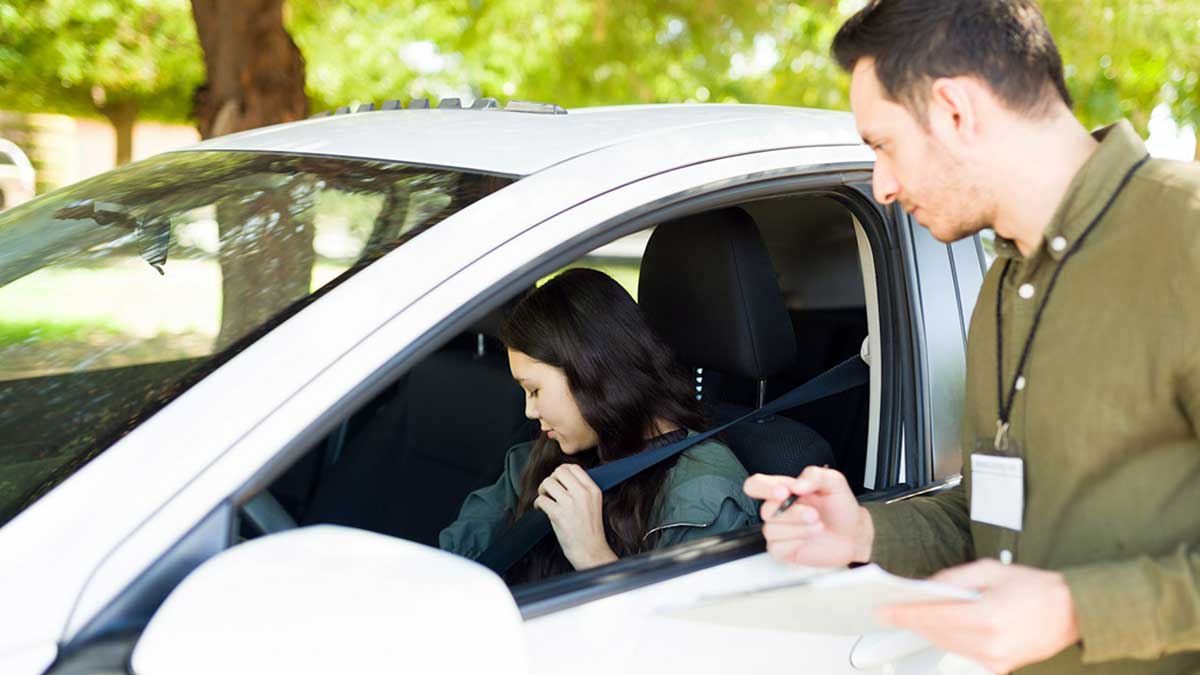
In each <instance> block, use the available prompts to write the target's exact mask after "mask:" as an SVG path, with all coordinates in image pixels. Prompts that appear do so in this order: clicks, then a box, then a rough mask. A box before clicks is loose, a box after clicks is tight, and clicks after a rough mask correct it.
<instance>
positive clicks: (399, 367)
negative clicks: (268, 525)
mask: <svg viewBox="0 0 1200 675" xmlns="http://www.w3.org/2000/svg"><path fill="white" fill-rule="evenodd" d="M870 159H871V157H870V154H869V152H867V151H866V150H865V149H864V148H861V147H859V146H838V147H836V148H830V147H825V148H799V149H786V150H775V151H769V152H763V153H754V154H751V155H743V156H737V157H732V158H724V159H719V160H712V161H709V162H704V163H701V164H698V165H693V166H690V167H683V168H680V169H677V170H675V171H671V172H666V173H664V174H658V175H656V176H653V177H650V178H646V179H643V180H640V181H636V182H634V183H632V184H630V185H627V186H625V187H623V188H620V190H619V191H625V190H633V191H634V194H637V193H638V191H641V192H642V193H645V192H647V191H648V192H650V193H653V192H654V190H658V192H659V194H658V195H657V197H656V198H653V199H650V198H647V199H645V200H643V201H640V202H638V203H635V204H632V205H631V208H626V209H623V210H622V211H621V212H620V213H621V218H623V219H624V220H625V221H626V222H628V221H629V219H630V216H629V215H628V214H629V212H630V211H631V210H634V209H640V210H642V211H644V212H645V213H650V212H651V211H654V212H656V213H663V212H664V211H663V209H666V208H667V207H670V206H672V205H675V206H678V205H680V204H682V203H685V202H686V203H687V204H688V205H689V206H688V208H691V209H693V210H694V209H695V208H696V205H697V204H699V203H700V199H701V198H707V199H711V200H712V204H711V206H715V205H716V203H717V201H719V199H718V198H717V196H716V195H720V199H722V200H725V201H726V202H736V201H745V200H746V199H747V198H748V196H749V195H750V193H751V191H752V189H753V190H758V191H759V194H763V195H767V194H768V193H771V191H772V190H774V191H775V192H774V194H779V191H778V188H779V186H781V185H783V184H784V183H786V182H790V183H789V185H791V186H792V187H795V186H798V185H801V184H807V185H809V186H812V187H816V186H818V185H821V184H824V186H825V187H829V186H830V185H831V184H832V183H833V182H834V181H835V180H836V182H837V184H839V185H841V186H845V185H846V184H848V183H850V182H853V180H858V181H862V180H863V179H869V174H868V173H867V172H868V171H869V167H870ZM848 174H853V179H851V178H848V177H847V176H848ZM664 177H665V178H666V179H672V180H674V181H675V182H676V183H677V184H676V185H675V187H676V188H680V189H669V190H664V187H665V186H664V185H662V184H659V185H658V186H657V187H655V185H654V184H653V183H654V181H655V179H659V182H660V183H661V180H662V179H664ZM831 177H833V178H832V179H831ZM700 178H704V180H700ZM526 180H530V179H526ZM805 181H807V183H805ZM668 183H670V180H668ZM613 192H617V191H613ZM607 194H612V193H606V195H607ZM833 194H837V195H840V196H841V197H842V198H846V196H847V193H846V192H845V191H842V192H838V193H833ZM597 199H598V198H594V199H592V200H589V201H588V202H584V203H583V204H580V205H577V206H575V207H572V209H569V210H574V209H578V208H580V207H582V206H585V205H589V204H590V205H591V206H593V207H594V206H596V200H597ZM711 206H710V207H711ZM577 213H578V212H577ZM568 222H569V221H568V220H567V219H558V220H555V218H550V219H547V220H545V221H543V222H541V223H539V224H538V225H536V226H533V227H530V228H528V229H526V230H525V231H524V232H522V233H521V234H520V235H518V236H516V237H514V238H512V239H510V240H509V241H507V242H505V243H504V244H502V245H500V246H498V247H496V248H495V249H493V250H492V251H491V252H489V253H487V254H486V255H483V256H481V257H480V258H479V259H478V260H476V261H475V262H473V263H471V264H470V265H468V266H467V267H465V268H463V269H462V270H460V271H459V272H457V273H456V274H454V275H452V276H451V277H449V278H447V279H446V280H445V281H444V282H442V283H440V284H438V285H436V286H435V287H434V288H432V289H431V290H430V291H429V292H428V293H426V294H424V295H423V296H422V297H420V298H418V299H417V300H416V301H415V302H413V303H412V304H411V305H409V306H408V307H406V308H405V309H404V310H402V311H400V312H399V313H397V314H396V315H395V316H394V317H393V318H392V319H390V320H389V321H387V322H386V323H385V324H384V325H382V326H380V327H379V328H378V329H377V330H375V331H373V332H372V333H371V334H370V335H369V336H367V337H366V338H364V339H363V340H362V341H361V342H360V343H359V344H358V346H357V348H356V349H354V350H352V351H350V352H347V353H346V354H345V355H343V357H341V358H339V359H338V360H337V361H335V362H334V363H333V364H332V365H331V366H330V367H328V368H326V369H325V370H324V371H323V372H322V373H321V374H320V375H319V376H317V377H316V378H314V379H313V380H311V381H310V382H308V383H307V384H306V385H305V386H303V387H302V388H300V389H299V390H297V391H296V392H295V393H294V394H293V395H291V396H290V397H289V398H288V400H287V401H286V402H284V403H283V404H282V405H280V406H279V407H278V408H276V409H275V410H274V411H273V412H272V413H271V414H270V415H268V416H267V417H266V418H265V419H263V420H262V421H261V422H260V423H259V424H257V425H256V426H255V427H254V428H253V429H252V430H250V431H249V432H248V433H247V434H245V435H244V436H243V437H242V438H241V439H239V441H238V442H237V443H235V444H234V445H233V446H231V447H230V448H229V450H228V451H227V452H225V453H223V454H222V455H221V457H219V458H218V459H217V460H216V461H214V462H212V464H211V465H210V466H208V467H207V468H206V469H205V470H204V471H203V472H202V473H201V474H200V475H198V476H196V478H195V479H194V480H193V481H191V483H189V484H188V486H187V487H186V488H185V489H184V490H181V491H180V493H179V494H178V495H176V497H175V498H174V499H172V501H171V502H170V503H169V504H167V505H165V506H164V507H163V508H162V509H160V511H159V512H158V513H156V514H155V515H154V517H152V518H151V519H150V520H149V521H148V522H147V523H145V524H144V525H143V526H142V527H140V528H139V529H138V531H136V532H134V533H133V534H131V535H130V537H128V538H127V539H126V540H125V542H123V543H122V545H121V546H119V547H118V548H117V550H115V551H114V552H113V554H112V555H110V556H109V557H108V558H107V559H106V564H109V565H125V564H134V565H137V563H138V562H139V561H142V563H143V564H141V565H140V566H136V570H137V572H136V575H135V576H138V577H143V576H147V577H150V578H148V579H147V580H146V581H147V584H148V588H143V589H141V590H142V591H143V592H149V593H150V595H152V596H156V595H161V596H163V597H165V593H166V592H167V591H169V587H168V588H162V587H161V586H163V585H164V584H163V583H161V582H163V581H168V582H169V580H170V579H172V578H181V577H179V574H180V573H181V572H182V573H186V571H189V568H192V569H194V567H195V566H197V565H198V564H199V563H200V562H202V560H203V559H204V557H205V556H206V555H210V554H211V553H212V551H211V550H208V549H206V548H205V546H203V545H201V546H196V542H197V541H207V542H216V541H218V539H219V538H220V537H224V538H225V539H226V541H225V542H224V543H223V545H227V543H228V541H227V540H228V537H229V531H228V530H229V528H228V522H229V521H230V520H231V519H232V513H233V511H234V510H235V509H236V508H238V507H240V506H241V505H243V504H244V503H246V502H247V501H248V500H249V499H250V498H252V496H253V495H254V494H255V493H257V492H258V491H259V490H261V489H263V488H264V487H265V486H266V485H268V484H269V483H270V481H271V480H272V479H273V478H274V477H275V476H278V475H279V474H280V473H282V471H283V469H284V468H286V466H287V465H288V464H290V463H291V461H293V460H294V459H296V458H297V457H298V456H299V455H300V454H302V453H303V452H304V451H305V450H307V449H308V447H309V446H310V445H311V444H312V442H313V439H317V438H321V437H322V436H324V435H325V434H327V433H328V432H330V431H331V430H332V429H333V428H334V427H335V426H336V425H337V424H338V423H339V421H340V419H341V418H342V417H343V416H345V415H347V414H349V413H350V412H351V411H352V410H354V409H356V408H357V407H358V406H360V405H361V404H362V403H365V402H366V401H367V400H369V399H370V398H371V397H372V396H374V395H375V394H376V393H378V392H379V391H381V390H382V389H383V388H384V387H386V386H387V384H389V383H390V382H391V381H392V380H394V379H395V377H398V376H399V374H400V373H401V372H403V371H404V370H405V369H407V368H408V367H410V366H411V365H412V364H414V363H416V362H417V361H419V360H420V359H421V358H423V357H424V356H425V355H427V354H428V353H430V352H431V351H432V350H433V349H434V348H436V346H437V345H438V344H440V342H441V341H443V340H444V339H446V338H448V337H449V336H452V335H454V334H456V333H457V332H460V331H461V330H463V329H465V327H466V326H467V325H468V324H470V323H471V322H472V321H474V320H475V319H476V318H478V317H479V316H481V315H483V314H484V313H486V312H487V311H489V310H490V309H491V308H492V307H494V306H496V305H498V304H499V303H500V302H501V301H502V300H504V299H506V296H507V295H508V294H510V291H511V289H513V288H516V287H518V286H520V285H521V284H529V283H532V281H533V280H534V279H536V278H537V277H538V274H539V273H541V272H542V271H545V270H546V269H553V268H554V267H555V265H558V264H560V263H563V264H565V262H568V261H570V260H571V259H574V258H577V257H579V255H581V254H582V253H584V252H586V251H587V250H590V249H591V248H594V247H596V246H598V245H600V244H602V243H606V242H607V241H611V240H613V239H615V238H617V237H619V236H621V235H623V234H625V233H627V231H632V230H633V229H637V228H636V227H632V226H629V225H626V226H625V227H624V228H619V227H615V226H614V225H612V224H611V223H610V222H609V221H607V220H606V221H603V222H600V223H593V224H592V226H591V227H587V228H584V229H579V228H577V227H576V228H572V227H566V228H563V224H565V223H568ZM884 222H886V221H884ZM556 223H557V225H558V227H557V229H556ZM884 229H885V230H887V229H889V228H887V227H885V228H884ZM537 241H541V242H542V243H543V245H544V246H543V249H542V250H538V249H536V247H535V249H534V252H533V253H530V251H529V250H527V247H528V246H529V245H530V244H531V243H533V242H537ZM878 246H879V250H878V252H877V253H876V255H877V256H880V258H881V260H886V256H885V255H884V254H885V253H886V251H887V250H889V249H891V248H892V247H893V246H894V244H891V243H883V242H881V243H879V245H878ZM523 249H524V250H523ZM506 259H512V260H524V263H523V264H520V265H516V266H515V267H509V266H506V264H504V263H501V264H500V266H499V267H497V264H498V262H499V261H504V260H506ZM877 273H878V272H877ZM448 298H449V300H448ZM899 304H901V305H902V307H901V308H899V309H900V310H901V312H903V311H904V310H903V307H906V306H907V303H899ZM448 307H450V308H451V309H449V311H447V308H448ZM396 345H403V347H402V348H400V349H399V350H397V349H396ZM900 399H901V400H910V397H908V396H901V397H900ZM297 420H301V421H299V422H298V421H297ZM880 437H881V438H883V433H882V432H881V435H880ZM187 513H192V514H196V515H195V516H194V517H192V518H191V519H190V520H189V521H188V522H192V523H194V525H193V526H192V528H191V530H190V531H191V533H192V535H193V536H184V537H182V538H180V535H179V533H178V529H177V526H174V525H173V524H175V523H178V522H180V521H181V520H182V519H185V518H186V514H187ZM172 527H176V529H174V530H172ZM139 535H141V536H142V539H141V541H139ZM168 539H169V540H170V541H169V542H166V540H168ZM155 542H164V544H160V545H161V546H162V548H161V550H158V551H157V553H155V551H154V547H155ZM123 549H129V554H128V555H124V553H125V552H124V551H123ZM189 550H190V551H191V554H188V551H189ZM160 563H164V564H166V566H167V567H168V568H170V570H169V571H170V573H169V574H161V575H160V574H156V573H154V572H155V569H154V568H155V567H156V566H157V565H158V564H160ZM105 571H106V570H104V569H103V568H101V569H100V570H98V574H94V575H93V579H92V581H95V580H96V579H97V578H102V577H103V573H104V572H105ZM105 581H106V583H107V584H108V587H109V588H110V589H113V590H112V597H111V599H110V601H109V602H107V603H102V602H98V601H97V600H96V599H93V601H92V605H91V606H92V607H93V608H94V610H95V611H94V613H93V614H91V615H90V616H84V615H76V616H75V617H74V624H73V626H71V627H69V628H68V630H67V632H66V635H65V636H64V637H65V638H66V640H67V641H69V642H75V641H76V640H83V639H86V638H88V637H95V636H97V635H100V634H102V633H103V632H104V630H105V628H106V627H109V626H111V622H112V621H116V620H117V619H118V618H119V616H116V615H112V614H108V615H107V616H106V612H105V611H104V610H105V609H109V608H114V607H115V608H118V609H119V607H120V605H121V603H122V601H123V600H124V599H125V598H124V596H127V595H128V592H129V591H130V590H131V588H132V585H131V584H126V585H122V586H121V587H120V588H115V586H116V585H118V582H119V581H120V579H119V578H117V579H107V580H105ZM156 582H160V583H157V585H158V586H159V587H158V588H154V587H155V586H156ZM166 585H169V584H166ZM86 590H88V589H86V588H85V591H86ZM93 591H96V592H98V593H99V592H102V591H103V589H99V590H97V589H93ZM101 599H102V597H101ZM160 601H161V600H160ZM137 604H138V603H131V604H130V606H134V605H137ZM142 606H145V603H142ZM97 619H106V620H104V621H99V622H97ZM105 623H107V624H109V625H108V626H105V625H103V624H105Z"/></svg>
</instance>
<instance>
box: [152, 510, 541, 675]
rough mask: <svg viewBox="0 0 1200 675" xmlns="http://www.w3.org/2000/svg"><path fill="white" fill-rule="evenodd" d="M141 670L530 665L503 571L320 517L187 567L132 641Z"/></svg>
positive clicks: (169, 674) (496, 668) (185, 672)
mask: <svg viewBox="0 0 1200 675" xmlns="http://www.w3.org/2000/svg"><path fill="white" fill-rule="evenodd" d="M132 666H133V672H134V673H137V675H190V674H192V673H195V674H197V675H200V674H204V675H211V674H212V673H225V672H258V673H291V674H293V675H301V674H306V673H312V674H313V675H317V674H320V675H327V674H328V673H356V672H361V673H365V672H384V671H387V672H401V671H408V672H472V671H474V672H487V673H489V675H491V674H495V673H505V674H507V673H512V674H514V675H515V674H518V673H520V674H522V675H523V674H525V673H527V671H528V654H527V649H526V645H525V633H524V626H523V623H522V619H521V615H520V612H519V611H518V610H517V606H516V602H515V601H514V600H513V597H512V594H511V593H509V591H508V588H507V587H506V586H505V585H504V582H503V581H501V580H500V578H499V577H498V576H496V575H495V574H493V573H492V572H491V571H489V570H487V569H486V568H484V567H483V566H481V565H479V564H477V563H474V562H472V561H469V560H466V559H464V558H460V557H458V556H455V555H452V554H449V553H445V552H442V551H439V550H437V549H433V548H429V547H427V546H422V545H420V544H415V543H412V542H409V541H404V540H402V539H395V538H392V537H387V536H384V535H380V534H374V533H371V532H366V531H362V530H355V529H351V528H345V527H338V526H332V525H318V526H314V527H306V528H300V529H295V530H288V531H286V532H283V533H280V534H274V535H270V536H266V537H262V538H260V539H255V540H252V541H249V542H246V543H243V544H239V545H237V546H234V547H233V548H230V549H229V550H227V551H224V552H222V553H221V554H219V555H217V556H215V557H213V558H211V559H210V560H208V561H206V562H205V563H204V564H203V565H201V566H200V567H198V568H197V569H196V570H195V571H193V572H192V573H191V574H190V575H188V577H187V578H186V579H184V580H183V582H182V583H180V584H179V586H178V587H176V588H175V590H174V591H172V592H171V595H170V596H168V597H167V599H166V601H165V602H164V603H163V605H162V607H160V608H159V609H158V611H157V612H156V613H155V615H154V617H153V618H152V619H151V620H150V623H149V625H148V626H147V627H146V630H145V631H144V632H143V633H142V636H141V638H140V639H139V640H138V643H137V645H136V646H135V647H134V651H133V658H132Z"/></svg>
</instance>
